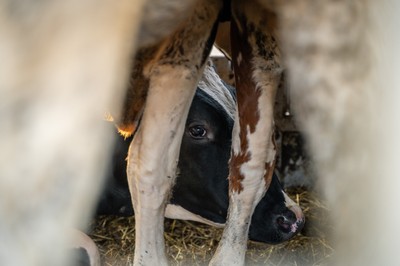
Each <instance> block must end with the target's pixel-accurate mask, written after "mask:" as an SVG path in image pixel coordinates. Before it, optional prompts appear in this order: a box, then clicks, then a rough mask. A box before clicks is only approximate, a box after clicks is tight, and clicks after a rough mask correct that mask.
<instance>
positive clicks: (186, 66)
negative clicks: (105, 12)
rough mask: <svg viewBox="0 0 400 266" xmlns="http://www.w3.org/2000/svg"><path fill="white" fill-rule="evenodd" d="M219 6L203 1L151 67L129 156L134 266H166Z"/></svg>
mask: <svg viewBox="0 0 400 266" xmlns="http://www.w3.org/2000/svg"><path fill="white" fill-rule="evenodd" d="M219 6H220V4H219V3H217V4H216V3H214V2H213V1H202V2H201V3H199V4H198V6H197V7H196V9H195V11H194V13H193V15H192V17H191V18H190V19H189V20H188V21H187V23H186V24H185V26H184V27H182V28H181V29H180V30H178V31H177V32H176V33H175V34H174V35H173V36H172V37H171V38H169V39H168V40H167V41H166V42H165V44H164V45H163V46H162V48H161V51H160V52H159V54H158V58H156V59H155V60H154V61H153V65H151V66H150V67H149V68H148V69H149V71H148V73H147V75H148V77H149V79H150V85H149V93H148V97H147V102H146V106H145V110H144V114H143V118H142V122H141V125H140V127H139V130H138V132H137V133H136V135H135V137H134V139H133V141H132V144H131V147H130V151H129V157H128V169H127V173H128V181H129V188H130V191H131V194H132V202H133V207H134V210H135V217H136V218H135V220H136V248H135V259H134V264H135V265H144V264H145V265H166V264H167V259H166V257H165V253H164V236H163V232H164V223H163V222H164V212H165V206H166V203H167V200H168V197H169V194H170V190H171V187H172V185H173V183H174V180H175V175H176V167H177V162H178V157H179V150H180V144H181V140H182V135H183V130H184V124H185V121H186V117H187V113H188V111H189V107H190V104H191V100H192V98H193V95H194V91H195V88H196V85H197V82H198V79H199V78H200V75H201V73H202V70H203V66H204V63H205V60H206V56H207V55H208V54H207V51H206V49H207V41H208V39H209V37H210V32H211V29H212V28H213V25H214V22H215V20H216V18H217V15H218V11H219Z"/></svg>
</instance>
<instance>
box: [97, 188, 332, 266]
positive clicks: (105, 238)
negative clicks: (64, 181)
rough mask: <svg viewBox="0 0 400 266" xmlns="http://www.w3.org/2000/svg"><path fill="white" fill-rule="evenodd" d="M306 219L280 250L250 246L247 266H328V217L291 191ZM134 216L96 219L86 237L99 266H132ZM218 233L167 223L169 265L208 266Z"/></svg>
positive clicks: (314, 197)
mask: <svg viewBox="0 0 400 266" xmlns="http://www.w3.org/2000/svg"><path fill="white" fill-rule="evenodd" d="M287 192H288V194H289V195H290V196H291V198H292V199H295V200H296V201H298V203H299V204H300V206H301V208H302V209H303V211H304V214H305V216H306V225H305V227H304V229H303V230H302V232H301V233H300V234H299V235H297V236H296V237H294V238H293V239H292V240H290V241H287V242H285V243H282V244H279V245H268V244H264V243H257V242H253V241H249V245H248V251H247V255H246V265H266V264H267V265H285V266H286V265H326V264H327V263H328V261H329V259H330V258H331V256H332V254H333V253H334V250H333V248H332V247H331V245H330V243H329V239H328V232H329V231H330V230H331V229H332V226H331V224H330V220H329V218H328V217H329V212H328V210H327V208H326V206H325V205H324V203H323V201H322V200H320V199H319V198H320V197H319V195H318V194H317V193H316V192H315V191H307V190H305V189H302V188H294V189H290V190H288V191H287ZM134 223H135V220H134V217H128V218H126V217H115V216H101V217H97V218H96V219H95V220H94V221H93V222H92V225H91V231H90V236H91V237H92V238H93V239H94V241H95V242H96V244H97V245H98V247H99V249H100V253H101V256H102V261H103V265H105V266H108V265H118V266H119V265H121V266H124V265H132V262H133V254H134V248H135V247H134V242H135V241H134V239H135V230H134ZM221 234H222V229H218V228H214V227H211V226H208V225H204V224H200V223H196V222H190V221H179V220H170V219H166V221H165V234H164V235H165V240H166V252H167V255H168V258H169V260H170V264H171V265H207V263H208V262H209V260H210V259H211V256H212V254H213V253H214V251H215V249H216V247H217V245H218V241H219V239H220V237H221Z"/></svg>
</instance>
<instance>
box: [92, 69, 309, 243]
mask: <svg viewBox="0 0 400 266" xmlns="http://www.w3.org/2000/svg"><path fill="white" fill-rule="evenodd" d="M210 84H215V86H207V85H210ZM221 85H222V87H221ZM210 87H211V88H210ZM220 91H222V92H220ZM224 91H225V93H224ZM219 92H220V93H219ZM233 96H234V89H233V88H232V87H230V86H228V85H225V84H224V83H222V82H220V80H219V77H218V76H217V75H216V73H215V70H214V68H213V66H212V63H211V61H210V62H208V65H207V66H206V69H205V71H204V73H203V77H202V81H201V82H200V86H198V88H197V90H196V94H195V96H194V98H193V102H192V104H191V107H190V110H189V114H188V118H187V121H186V124H185V131H184V134H183V139H182V145H181V150H180V156H179V163H178V169H179V170H178V175H177V180H176V184H175V186H174V189H173V191H172V196H171V199H170V200H169V203H168V205H167V207H166V213H165V217H168V218H173V219H185V220H194V221H198V222H202V223H206V224H209V225H213V226H218V227H222V226H223V225H224V224H225V222H226V216H227V210H228V202H229V199H228V179H227V177H228V159H229V153H230V147H231V137H232V136H231V134H232V127H233V115H234V110H235V99H234V97H233ZM223 106H225V107H223ZM131 141H132V137H130V138H128V139H125V138H122V137H121V136H118V135H117V136H116V144H115V149H114V151H113V155H112V163H111V166H112V167H110V169H109V170H108V176H107V178H106V186H105V188H104V190H103V192H102V193H101V197H100V202H99V203H98V207H97V214H99V215H110V214H113V215H122V216H129V215H133V209H132V204H131V197H130V193H129V189H128V183H127V176H126V156H127V154H128V148H129V145H130V143H131ZM304 222H305V219H304V216H303V214H302V212H301V209H300V208H299V206H298V205H297V204H295V203H294V202H293V201H292V200H291V199H290V198H289V197H288V196H287V195H286V193H285V192H284V191H283V188H282V186H281V184H280V182H279V180H278V177H277V176H276V175H274V176H273V178H272V181H271V185H270V188H269V190H268V191H267V193H266V194H265V196H264V197H263V198H262V199H261V201H260V203H259V204H258V205H257V207H256V209H255V212H254V214H253V217H252V222H251V224H250V232H249V237H250V239H251V240H256V241H260V242H266V243H274V244H276V243H280V242H282V241H286V240H288V239H290V238H291V237H292V236H293V235H295V234H296V233H297V232H299V231H300V230H301V228H302V226H303V224H304Z"/></svg>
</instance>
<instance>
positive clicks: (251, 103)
mask: <svg viewBox="0 0 400 266" xmlns="http://www.w3.org/2000/svg"><path fill="white" fill-rule="evenodd" d="M244 28H245V27H244ZM245 36H248V35H247V32H246V31H245V32H243V33H239V29H238V26H237V25H236V23H235V22H232V25H231V45H232V62H233V67H234V69H235V81H236V94H237V105H238V113H239V125H240V126H239V127H240V131H239V138H240V151H239V154H237V155H235V154H233V153H232V155H231V160H230V175H229V180H230V189H231V191H237V192H238V193H240V192H241V191H242V190H243V186H242V183H241V181H242V180H243V179H244V176H243V174H242V173H241V172H240V167H241V166H242V165H243V164H244V163H245V162H248V161H249V160H250V158H251V154H250V153H249V151H248V149H249V143H248V139H247V134H248V133H253V132H254V131H255V128H256V125H257V123H258V121H259V120H260V115H259V111H258V99H259V97H260V96H261V92H260V91H259V90H257V89H256V84H254V81H253V80H252V65H251V62H250V60H251V58H252V54H251V48H250V45H249V44H248V42H247V39H246V38H245ZM239 54H240V55H241V62H240V64H239V62H238V60H237V59H238V55H239ZM248 129H249V132H247V131H248Z"/></svg>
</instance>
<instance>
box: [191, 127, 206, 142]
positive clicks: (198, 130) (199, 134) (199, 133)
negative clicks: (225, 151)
mask: <svg viewBox="0 0 400 266" xmlns="http://www.w3.org/2000/svg"><path fill="white" fill-rule="evenodd" d="M189 133H190V136H192V138H194V139H202V138H205V137H206V136H207V130H206V129H205V128H204V127H203V126H201V125H196V126H192V127H190V128H189Z"/></svg>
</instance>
